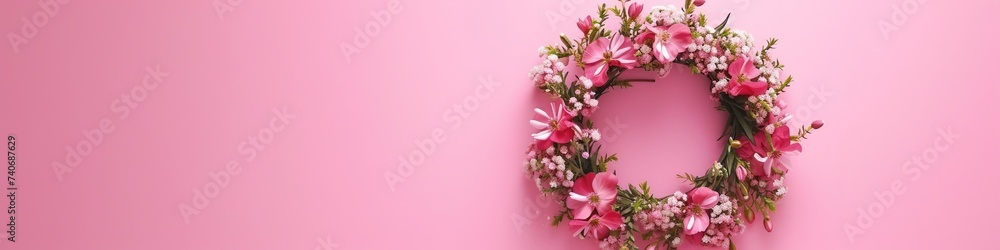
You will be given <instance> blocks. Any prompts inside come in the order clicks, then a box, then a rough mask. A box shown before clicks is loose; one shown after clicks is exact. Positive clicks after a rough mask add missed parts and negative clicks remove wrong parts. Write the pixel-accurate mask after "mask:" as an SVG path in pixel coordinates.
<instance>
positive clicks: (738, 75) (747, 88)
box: [729, 56, 767, 97]
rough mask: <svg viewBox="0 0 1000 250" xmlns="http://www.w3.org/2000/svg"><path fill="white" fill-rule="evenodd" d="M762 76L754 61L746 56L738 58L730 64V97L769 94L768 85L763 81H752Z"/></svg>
mask: <svg viewBox="0 0 1000 250" xmlns="http://www.w3.org/2000/svg"><path fill="white" fill-rule="evenodd" d="M759 76H760V70H758V69H757V66H754V65H753V61H752V60H750V58H747V57H746V56H741V57H739V58H736V60H735V61H733V63H730V64H729V77H730V79H729V86H730V88H729V95H730V96H733V97H736V96H741V95H743V96H755V95H760V94H764V93H766V92H767V83H766V82H761V81H750V80H751V79H755V78H757V77H759Z"/></svg>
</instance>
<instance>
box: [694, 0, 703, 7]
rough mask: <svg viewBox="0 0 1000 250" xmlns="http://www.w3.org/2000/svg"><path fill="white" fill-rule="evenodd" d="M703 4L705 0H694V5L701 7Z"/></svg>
mask: <svg viewBox="0 0 1000 250" xmlns="http://www.w3.org/2000/svg"><path fill="white" fill-rule="evenodd" d="M704 4H705V0H694V6H698V7H701V6H702V5H704Z"/></svg>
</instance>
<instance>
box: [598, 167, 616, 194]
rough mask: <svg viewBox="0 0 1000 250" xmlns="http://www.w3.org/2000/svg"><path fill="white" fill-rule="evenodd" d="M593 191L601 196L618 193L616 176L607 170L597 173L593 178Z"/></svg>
mask: <svg viewBox="0 0 1000 250" xmlns="http://www.w3.org/2000/svg"><path fill="white" fill-rule="evenodd" d="M594 192H595V193H597V195H598V196H600V197H601V198H604V197H612V198H613V197H616V196H617V195H618V176H615V174H612V173H609V172H601V173H598V174H597V175H596V176H595V178H594Z"/></svg>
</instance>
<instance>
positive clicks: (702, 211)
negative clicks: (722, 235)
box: [684, 187, 719, 235]
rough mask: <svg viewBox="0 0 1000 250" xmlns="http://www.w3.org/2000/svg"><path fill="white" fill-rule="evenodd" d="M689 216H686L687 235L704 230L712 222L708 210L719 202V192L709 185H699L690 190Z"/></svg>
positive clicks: (685, 230) (685, 231)
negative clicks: (708, 186)
mask: <svg viewBox="0 0 1000 250" xmlns="http://www.w3.org/2000/svg"><path fill="white" fill-rule="evenodd" d="M688 198H689V200H688V202H689V203H688V209H687V217H685V218H684V233H685V234H687V235H692V234H697V233H700V232H704V231H705V229H708V224H709V223H710V222H711V221H710V219H711V218H709V217H708V210H709V209H712V207H714V206H715V204H716V203H719V193H717V192H715V191H714V190H712V189H710V188H707V187H699V188H695V189H694V190H691V192H688Z"/></svg>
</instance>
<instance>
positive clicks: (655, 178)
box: [593, 64, 728, 193]
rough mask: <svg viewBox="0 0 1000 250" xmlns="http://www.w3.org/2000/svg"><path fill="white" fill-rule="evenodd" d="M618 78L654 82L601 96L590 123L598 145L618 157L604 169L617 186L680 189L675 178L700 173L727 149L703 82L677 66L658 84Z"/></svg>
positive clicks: (720, 118)
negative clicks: (596, 131)
mask: <svg viewBox="0 0 1000 250" xmlns="http://www.w3.org/2000/svg"><path fill="white" fill-rule="evenodd" d="M622 78H623V79H655V80H656V81H655V82H636V83H634V84H633V87H631V88H628V89H614V90H612V91H609V92H607V93H606V94H604V95H603V96H601V99H600V101H601V107H600V108H599V109H598V110H597V111H596V112H594V117H593V120H594V122H595V124H594V125H595V127H596V128H598V129H600V131H601V133H602V137H603V138H602V139H601V141H600V142H598V145H601V146H602V149H601V151H604V152H613V153H615V154H618V156H619V157H618V158H619V160H618V161H616V162H613V163H611V164H609V166H608V169H609V170H610V171H616V172H617V173H616V175H618V177H619V178H620V182H621V184H626V183H632V184H638V183H641V182H643V181H648V182H649V183H650V184H652V185H650V186H651V189H652V191H653V192H656V193H670V192H673V190H678V189H681V188H682V187H685V186H686V185H688V184H684V183H683V180H681V179H679V178H677V174H678V173H700V172H704V171H705V166H711V164H712V163H713V162H714V161H715V160H716V159H718V157H719V153H720V152H721V150H723V149H724V146H725V143H728V141H727V139H728V136H727V137H724V138H723V139H722V140H719V136H720V135H722V129H723V126H724V125H725V123H726V115H727V113H726V112H725V111H720V110H718V108H717V107H718V106H719V102H718V101H715V100H712V99H710V98H709V95H710V94H711V91H710V89H709V86H710V85H709V84H710V83H709V80H708V78H707V77H705V76H703V75H700V74H691V72H690V69H689V68H687V67H685V66H683V65H678V64H675V65H673V70H672V71H671V73H670V74H669V75H667V76H665V77H663V78H660V77H658V76H657V75H656V73H654V72H645V71H642V70H631V71H628V72H626V73H624V74H623V76H622Z"/></svg>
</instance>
